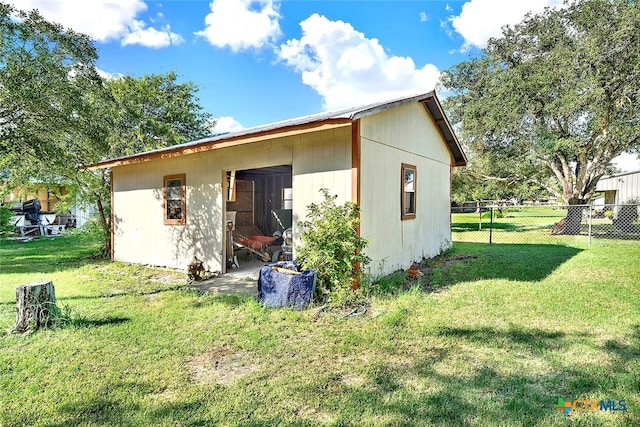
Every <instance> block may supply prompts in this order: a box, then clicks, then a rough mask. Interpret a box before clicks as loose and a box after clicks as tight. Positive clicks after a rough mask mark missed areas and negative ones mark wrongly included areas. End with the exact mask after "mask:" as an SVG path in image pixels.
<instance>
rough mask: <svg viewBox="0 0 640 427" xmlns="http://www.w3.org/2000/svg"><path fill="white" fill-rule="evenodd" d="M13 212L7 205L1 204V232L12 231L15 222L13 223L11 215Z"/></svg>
mask: <svg viewBox="0 0 640 427" xmlns="http://www.w3.org/2000/svg"><path fill="white" fill-rule="evenodd" d="M12 216H13V212H11V211H10V210H9V208H8V207H6V206H0V232H3V231H12V230H13V224H11V217H12Z"/></svg>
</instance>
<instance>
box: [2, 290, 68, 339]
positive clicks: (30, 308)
mask: <svg viewBox="0 0 640 427" xmlns="http://www.w3.org/2000/svg"><path fill="white" fill-rule="evenodd" d="M16 304H17V307H16V323H15V325H13V328H12V329H11V333H22V332H26V331H28V330H30V329H31V330H34V331H35V330H37V329H39V328H42V327H49V326H51V324H52V323H53V321H54V317H55V314H56V311H57V307H56V292H55V288H54V287H53V282H51V281H49V282H36V283H28V284H26V285H20V286H18V287H17V288H16Z"/></svg>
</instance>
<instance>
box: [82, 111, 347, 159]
mask: <svg viewBox="0 0 640 427" xmlns="http://www.w3.org/2000/svg"><path fill="white" fill-rule="evenodd" d="M351 123H352V120H351V119H347V118H341V119H330V120H323V121H321V122H314V123H307V124H303V125H295V126H288V127H284V128H278V129H270V130H266V131H262V132H257V133H251V134H248V135H238V136H235V137H229V138H223V139H218V140H214V141H204V142H202V143H200V144H194V145H190V146H186V147H185V146H182V147H177V148H175V149H167V150H163V151H159V152H150V153H142V154H135V155H133V156H129V157H124V158H119V159H113V160H106V161H104V162H100V163H96V164H93V165H89V166H87V167H86V169H89V170H95V169H104V168H112V167H116V166H124V165H130V164H136V163H143V162H148V161H151V160H158V159H167V158H172V157H179V156H185V155H188V154H196V153H203V152H206V151H212V150H218V149H220V148H227V147H234V146H238V145H244V144H252V143H257V142H262V141H266V140H269V139H276V138H285V137H288V136H294V135H300V134H304V133H311V132H321V131H325V130H330V129H336V128H340V127H345V126H350V125H351Z"/></svg>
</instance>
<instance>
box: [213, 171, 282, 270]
mask: <svg viewBox="0 0 640 427" xmlns="http://www.w3.org/2000/svg"><path fill="white" fill-rule="evenodd" d="M226 184H227V185H226V207H225V208H226V218H227V233H226V259H227V265H226V271H227V272H230V271H232V270H247V269H249V270H253V269H259V267H260V266H262V265H264V264H265V263H269V262H276V261H279V260H286V259H291V257H292V249H293V248H292V240H293V235H292V234H293V233H292V227H291V225H292V203H293V193H292V189H291V188H292V185H291V184H292V174H291V165H281V166H273V167H267V168H256V169H246V170H236V171H233V170H232V171H227V172H226Z"/></svg>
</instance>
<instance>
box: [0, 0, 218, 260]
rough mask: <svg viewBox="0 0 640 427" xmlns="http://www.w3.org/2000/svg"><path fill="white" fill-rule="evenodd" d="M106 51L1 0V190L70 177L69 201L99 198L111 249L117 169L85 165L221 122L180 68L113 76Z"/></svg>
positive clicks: (198, 133) (152, 146)
mask: <svg viewBox="0 0 640 427" xmlns="http://www.w3.org/2000/svg"><path fill="white" fill-rule="evenodd" d="M97 58H98V54H97V51H96V49H95V46H94V44H93V41H92V40H91V39H90V38H89V37H88V36H86V35H83V34H80V33H76V32H74V31H71V30H68V29H65V28H63V27H62V26H60V25H58V24H55V23H51V22H48V21H46V20H45V19H44V18H42V16H41V15H40V14H39V13H38V12H37V11H31V12H24V11H19V10H17V9H15V8H13V7H12V6H9V5H7V4H4V3H1V2H0V183H1V184H2V185H0V190H3V189H4V190H5V191H6V190H7V189H10V188H11V187H12V186H16V185H18V186H21V185H24V184H25V183H28V182H33V181H38V182H43V183H47V184H53V183H57V184H64V185H65V186H66V187H67V188H68V189H70V190H72V191H71V192H70V193H69V194H68V195H67V198H68V199H69V203H67V205H68V204H72V203H76V202H78V201H80V202H85V203H91V204H95V205H96V206H97V208H98V211H99V212H100V223H101V225H102V228H103V230H104V231H105V233H104V235H105V243H106V245H105V249H106V250H107V251H108V250H109V248H108V243H109V239H108V234H109V233H108V232H109V229H110V226H111V225H110V224H109V213H108V204H107V203H105V201H106V200H108V197H109V181H108V174H107V173H106V172H105V171H91V170H86V169H83V168H82V165H89V164H93V163H96V162H97V161H99V160H102V159H106V158H113V157H119V156H123V155H127V154H132V153H135V152H141V151H146V150H152V149H157V148H162V147H167V146H170V145H174V144H178V143H181V142H185V141H187V140H189V139H193V138H197V137H201V136H204V135H206V134H207V133H209V132H210V128H211V127H212V126H213V122H212V121H211V117H210V115H209V114H208V113H206V112H204V110H203V108H202V106H201V105H200V103H199V100H198V98H197V96H196V94H197V91H198V88H197V86H196V85H194V84H193V83H191V82H178V78H177V76H176V73H175V72H170V73H167V74H153V75H149V76H142V77H131V76H120V77H117V78H109V79H103V78H101V77H100V76H99V74H98V72H97V69H96V67H95V62H96V60H97ZM1 192H2V191H0V193H1ZM62 205H64V203H62Z"/></svg>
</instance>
